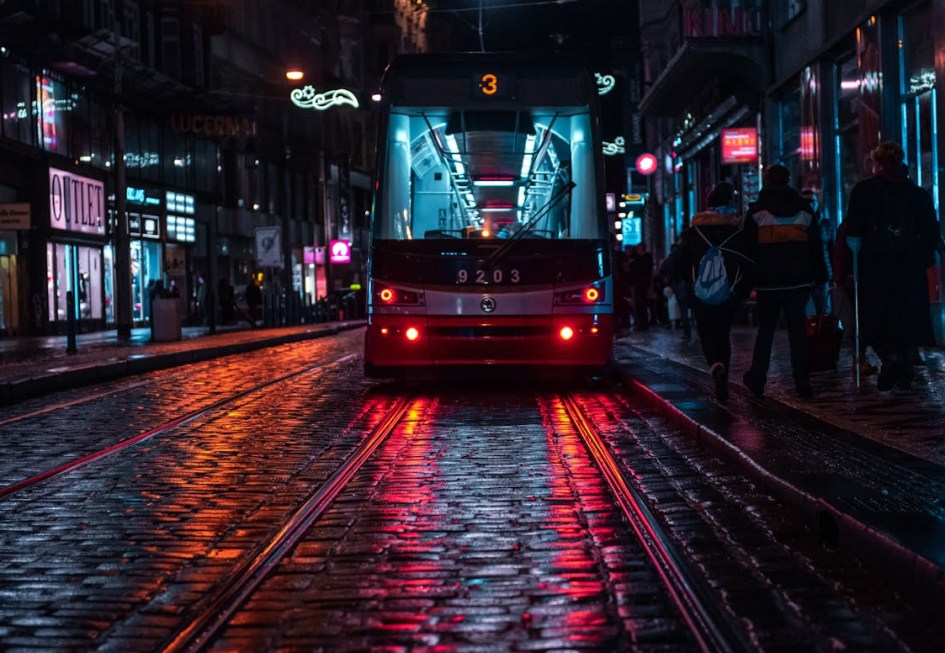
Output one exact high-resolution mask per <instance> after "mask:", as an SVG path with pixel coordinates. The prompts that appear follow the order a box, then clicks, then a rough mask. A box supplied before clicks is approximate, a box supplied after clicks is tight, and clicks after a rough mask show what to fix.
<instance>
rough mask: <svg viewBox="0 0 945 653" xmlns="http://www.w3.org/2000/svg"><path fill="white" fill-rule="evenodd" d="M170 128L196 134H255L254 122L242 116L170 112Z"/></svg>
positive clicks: (214, 135) (230, 135)
mask: <svg viewBox="0 0 945 653" xmlns="http://www.w3.org/2000/svg"><path fill="white" fill-rule="evenodd" d="M171 129H173V130H174V131H178V132H184V133H187V134H196V135H197V136H210V137H216V138H238V137H242V138H247V137H250V136H255V135H256V122H255V121H253V120H252V119H250V118H246V117H243V116H225V115H216V114H205V115H200V114H190V113H172V114H171Z"/></svg>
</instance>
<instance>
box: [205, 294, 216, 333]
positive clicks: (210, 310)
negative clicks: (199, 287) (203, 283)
mask: <svg viewBox="0 0 945 653" xmlns="http://www.w3.org/2000/svg"><path fill="white" fill-rule="evenodd" d="M206 302H207V324H208V325H209V326H210V335H213V334H214V333H216V332H217V303H216V299H215V298H214V297H213V291H212V290H208V291H207V297H206Z"/></svg>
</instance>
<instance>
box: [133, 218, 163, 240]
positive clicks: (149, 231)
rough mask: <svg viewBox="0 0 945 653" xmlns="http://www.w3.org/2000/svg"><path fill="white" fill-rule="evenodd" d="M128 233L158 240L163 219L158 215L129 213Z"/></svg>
mask: <svg viewBox="0 0 945 653" xmlns="http://www.w3.org/2000/svg"><path fill="white" fill-rule="evenodd" d="M128 234H129V235H131V236H136V237H138V238H150V239H151V240H157V239H159V238H160V237H161V220H160V218H158V217H157V216H156V215H140V214H138V213H129V214H128Z"/></svg>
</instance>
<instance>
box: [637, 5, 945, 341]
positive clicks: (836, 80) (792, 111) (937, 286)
mask: <svg viewBox="0 0 945 653" xmlns="http://www.w3.org/2000/svg"><path fill="white" fill-rule="evenodd" d="M644 4H648V3H644ZM647 11H649V12H651V13H649V14H647V13H645V12H647ZM641 12H644V13H641V21H642V24H643V40H644V42H645V43H647V44H648V46H645V54H644V56H645V60H646V62H647V70H646V75H647V80H648V82H649V83H648V87H647V91H646V93H645V95H644V99H643V110H644V112H645V114H646V115H647V118H648V138H649V139H650V143H651V145H652V147H654V148H656V149H657V150H658V151H659V154H660V157H661V159H662V161H663V163H664V164H663V166H661V168H660V170H659V173H658V174H656V175H654V176H653V178H652V180H651V187H650V191H651V197H650V200H651V201H650V203H649V213H648V215H649V217H650V220H649V222H648V223H647V226H648V227H649V229H650V237H651V238H653V233H654V232H662V233H663V234H666V236H665V239H666V240H667V241H669V242H671V240H672V238H674V237H675V236H676V235H678V232H679V230H680V229H681V228H682V227H683V226H685V225H686V224H688V218H689V216H690V215H692V213H693V212H695V211H696V210H699V209H701V208H703V203H704V198H705V195H706V194H707V193H708V190H709V189H710V188H711V186H712V185H713V184H714V183H715V182H716V181H719V180H722V179H726V180H729V181H732V182H734V183H735V185H736V188H738V189H739V191H740V195H741V198H742V201H743V207H744V206H745V205H746V204H747V202H748V201H750V200H751V199H752V197H753V196H754V194H755V193H757V190H758V184H759V180H758V176H759V171H760V169H761V168H762V167H763V166H765V165H770V164H773V163H781V164H784V165H785V166H787V167H788V169H789V170H790V171H791V174H792V183H793V185H795V186H796V187H797V188H798V189H799V190H800V189H804V188H809V189H811V190H813V191H814V192H815V193H817V195H818V199H819V204H820V211H821V213H822V218H824V219H825V223H826V224H825V235H826V236H827V238H828V239H831V238H832V237H833V234H834V233H835V230H836V228H837V226H838V225H839V224H840V223H841V222H842V220H843V217H844V211H845V209H846V203H847V201H848V199H849V194H850V190H851V188H852V187H853V184H855V183H856V182H857V181H858V180H860V179H862V178H863V177H865V176H868V175H869V174H871V173H872V167H871V161H870V152H871V151H872V150H873V148H875V146H876V145H877V144H878V143H880V142H881V141H884V140H895V141H898V142H900V143H901V144H902V145H903V148H904V149H905V151H906V160H907V163H908V165H909V169H910V173H911V175H912V178H913V179H914V180H915V181H916V182H917V183H918V184H919V185H921V186H923V187H924V188H926V189H927V190H928V191H929V192H930V193H931V194H932V197H933V200H934V202H935V205H936V208H938V207H939V206H940V204H941V199H942V198H941V188H940V184H939V151H940V147H941V146H942V144H943V140H942V138H943V136H942V135H941V134H940V130H939V129H938V128H937V125H938V122H939V119H940V118H942V117H943V114H942V111H943V108H942V106H941V103H940V102H938V98H937V89H938V88H940V87H941V86H942V84H943V83H945V77H943V75H945V56H942V54H943V53H945V28H943V25H945V20H943V18H945V2H943V1H942V0H919V1H916V0H909V1H888V0H887V1H881V0H853V1H851V2H832V1H831V0H775V1H773V2H751V1H748V2H739V1H738V0H731V1H730V2H687V1H681V2H676V3H673V4H672V6H671V7H668V8H666V10H665V11H663V9H662V8H657V7H654V6H650V7H648V8H647V7H643V8H642V9H641ZM701 66H705V68H702V67H701ZM700 78H702V79H704V80H705V84H700V85H699V86H700V88H692V83H691V81H689V82H687V81H686V80H692V79H700ZM689 106H693V107H698V108H699V109H700V110H696V111H693V110H691V109H689V108H688V107H689ZM752 139H756V140H755V142H752ZM740 146H745V147H744V149H740ZM928 274H929V293H930V301H931V303H932V314H933V327H934V331H935V333H936V337H937V339H938V341H939V342H942V336H943V329H942V321H943V314H942V290H941V265H940V264H937V265H935V266H934V267H933V268H931V269H930V270H929V272H928Z"/></svg>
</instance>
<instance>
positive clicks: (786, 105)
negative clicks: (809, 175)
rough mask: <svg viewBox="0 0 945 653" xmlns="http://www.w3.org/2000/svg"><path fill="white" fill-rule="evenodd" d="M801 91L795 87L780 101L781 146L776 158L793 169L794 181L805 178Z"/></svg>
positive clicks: (779, 145) (777, 145)
mask: <svg viewBox="0 0 945 653" xmlns="http://www.w3.org/2000/svg"><path fill="white" fill-rule="evenodd" d="M801 127H802V119H801V91H800V88H799V87H798V88H795V89H794V90H793V91H792V92H791V93H789V94H788V95H787V96H785V97H784V98H783V99H782V100H781V101H780V102H779V103H778V132H779V133H778V139H777V143H776V147H778V148H779V151H778V152H777V156H776V159H777V160H778V162H779V163H780V164H782V165H783V166H785V167H786V168H787V169H788V170H790V171H791V179H792V180H793V183H795V184H796V183H799V181H798V180H799V179H802V178H803V166H802V163H801V150H802V144H801Z"/></svg>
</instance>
